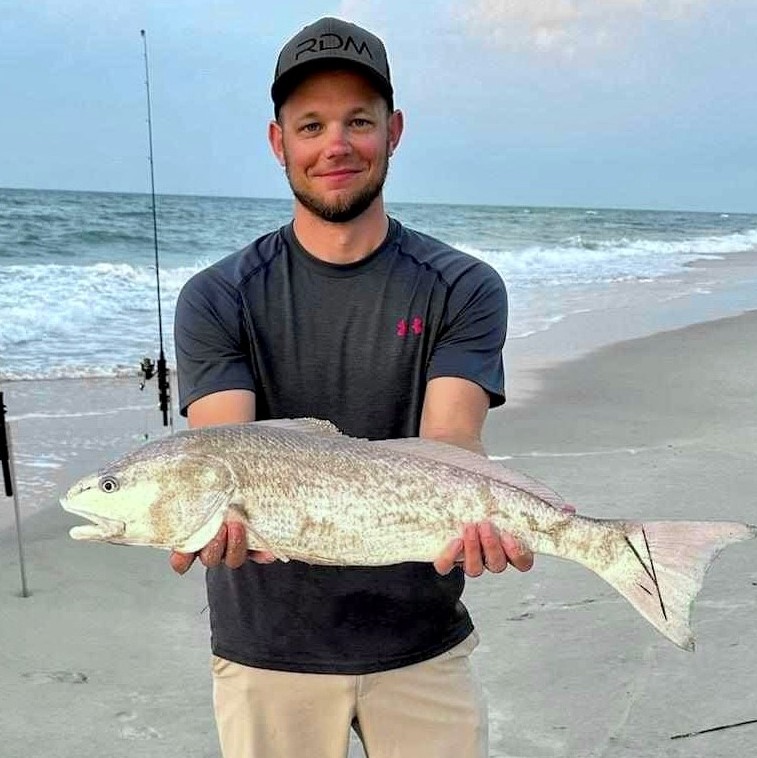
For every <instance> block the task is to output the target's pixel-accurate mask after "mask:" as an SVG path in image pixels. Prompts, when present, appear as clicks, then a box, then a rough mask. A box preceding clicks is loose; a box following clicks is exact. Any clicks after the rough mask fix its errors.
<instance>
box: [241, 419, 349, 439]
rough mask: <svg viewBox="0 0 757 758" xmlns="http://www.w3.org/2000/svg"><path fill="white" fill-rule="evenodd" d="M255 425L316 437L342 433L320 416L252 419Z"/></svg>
mask: <svg viewBox="0 0 757 758" xmlns="http://www.w3.org/2000/svg"><path fill="white" fill-rule="evenodd" d="M252 423H253V424H254V425H255V426H267V427H269V428H271V429H281V430H282V431H289V432H299V433H300V434H313V435H315V436H317V437H334V436H337V437H343V436H344V435H343V434H342V433H341V432H340V431H339V430H338V429H337V428H336V427H335V426H334V425H333V424H332V423H331V422H330V421H326V420H324V419H321V418H272V419H267V420H266V421H254V422H252Z"/></svg>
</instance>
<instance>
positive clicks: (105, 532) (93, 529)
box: [60, 498, 126, 542]
mask: <svg viewBox="0 0 757 758" xmlns="http://www.w3.org/2000/svg"><path fill="white" fill-rule="evenodd" d="M60 504H61V506H63V508H64V509H65V510H67V511H68V512H69V513H73V514H74V515H75V516H81V517H82V518H85V519H87V520H88V521H91V522H92V523H90V524H81V525H80V526H74V527H72V528H71V529H70V530H69V532H68V533H69V535H70V536H71V537H72V538H73V539H75V540H85V541H97V542H103V541H110V540H114V539H116V538H117V537H121V536H123V534H124V533H125V532H126V524H125V523H124V522H123V521H118V520H117V519H111V518H105V516H100V515H98V514H96V513H88V512H87V511H82V510H80V509H78V508H73V507H72V506H71V505H70V504H69V503H68V502H67V501H66V499H65V498H63V499H62V500H61V501H60Z"/></svg>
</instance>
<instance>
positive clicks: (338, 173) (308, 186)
mask: <svg viewBox="0 0 757 758" xmlns="http://www.w3.org/2000/svg"><path fill="white" fill-rule="evenodd" d="M401 132H402V115H401V114H400V113H399V112H398V111H395V113H393V114H389V113H388V112H387V106H386V101H385V100H384V99H383V98H382V97H381V95H380V94H378V93H377V92H376V90H374V89H373V87H372V86H371V85H370V84H369V82H367V81H366V80H365V79H364V78H363V77H361V76H360V75H359V74H357V73H354V72H352V71H323V72H319V73H316V74H313V75H312V76H310V77H308V78H307V79H305V80H304V81H303V82H302V83H301V84H300V85H299V86H298V87H297V88H296V89H295V90H294V91H293V92H292V94H291V95H290V96H289V97H288V98H287V100H286V102H285V103H284V104H283V105H282V107H281V111H280V114H279V121H278V123H277V122H273V123H272V124H271V127H270V129H269V138H270V141H271V146H272V148H273V151H274V153H276V156H277V158H278V159H279V161H280V162H281V163H282V164H283V165H284V167H285V168H286V173H287V178H288V179H289V185H290V187H291V188H292V192H293V193H294V196H295V197H296V198H297V200H298V201H299V202H300V204H301V205H303V206H304V207H305V208H306V209H308V210H309V211H310V212H312V213H314V214H315V215H316V216H318V217H319V218H322V219H324V220H326V221H331V222H335V223H345V222H347V221H351V220H352V219H354V218H356V217H357V216H359V215H360V214H361V213H363V212H364V211H365V210H366V209H367V208H369V207H370V206H371V204H372V203H373V202H374V201H375V200H376V198H377V197H379V195H380V194H381V190H382V188H383V186H384V181H385V179H386V174H387V170H388V166H389V155H391V153H392V152H393V150H394V148H395V147H396V145H397V143H398V142H399V138H400V134H401Z"/></svg>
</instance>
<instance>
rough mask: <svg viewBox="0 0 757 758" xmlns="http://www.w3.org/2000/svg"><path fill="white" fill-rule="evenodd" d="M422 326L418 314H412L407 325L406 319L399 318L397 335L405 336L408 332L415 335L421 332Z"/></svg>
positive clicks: (421, 320)
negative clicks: (411, 318)
mask: <svg viewBox="0 0 757 758" xmlns="http://www.w3.org/2000/svg"><path fill="white" fill-rule="evenodd" d="M423 326H424V324H423V319H422V318H421V317H420V316H414V317H413V320H412V321H411V322H410V324H409V325H408V323H407V319H404V318H401V319H400V320H399V321H398V322H397V336H398V337H406V336H407V334H408V332H412V333H413V334H416V335H418V334H423Z"/></svg>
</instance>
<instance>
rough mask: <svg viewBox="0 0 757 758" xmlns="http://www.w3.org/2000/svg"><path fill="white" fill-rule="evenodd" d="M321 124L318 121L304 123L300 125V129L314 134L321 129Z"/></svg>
mask: <svg viewBox="0 0 757 758" xmlns="http://www.w3.org/2000/svg"><path fill="white" fill-rule="evenodd" d="M320 126H321V125H320V124H319V123H317V122H316V121H312V122H310V123H309V124H303V125H302V126H301V127H300V131H301V132H306V133H309V134H312V133H314V132H317V131H318V129H320Z"/></svg>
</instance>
